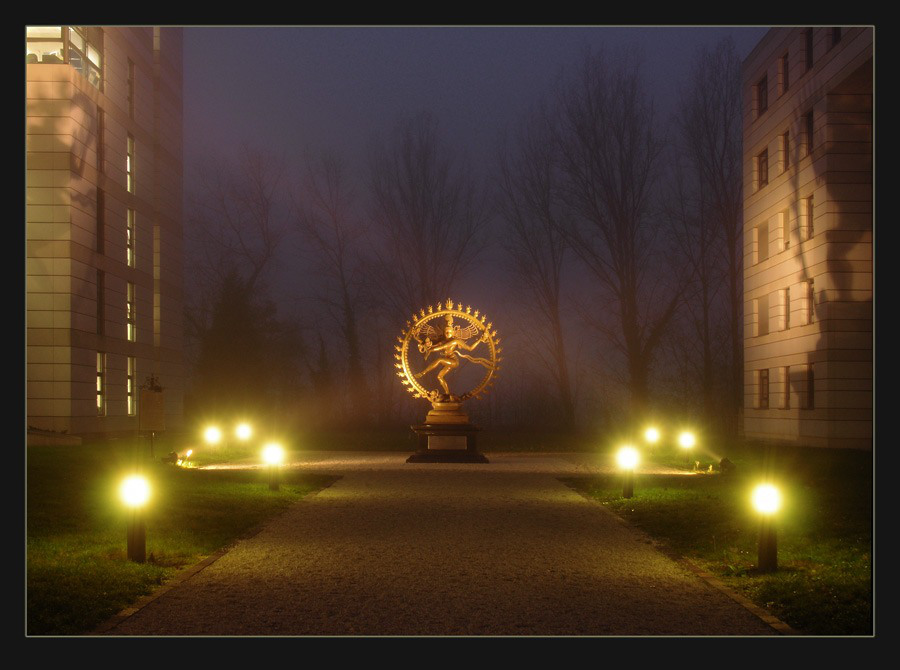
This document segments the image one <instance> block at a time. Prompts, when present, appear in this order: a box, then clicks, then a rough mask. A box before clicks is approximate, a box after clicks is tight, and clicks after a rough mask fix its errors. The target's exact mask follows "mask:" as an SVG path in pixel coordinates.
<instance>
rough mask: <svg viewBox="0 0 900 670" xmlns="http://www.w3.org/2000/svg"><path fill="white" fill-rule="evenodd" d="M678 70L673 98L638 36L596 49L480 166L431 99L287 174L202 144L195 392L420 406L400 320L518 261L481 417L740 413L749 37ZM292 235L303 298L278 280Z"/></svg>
mask: <svg viewBox="0 0 900 670" xmlns="http://www.w3.org/2000/svg"><path fill="white" fill-rule="evenodd" d="M683 90H684V95H683V97H682V99H681V100H680V101H679V106H678V111H677V113H676V114H675V117H674V118H673V119H660V118H658V116H657V114H656V112H655V107H654V100H653V97H652V91H649V90H648V89H647V88H646V86H645V84H644V82H643V80H642V77H641V69H640V60H639V58H638V57H637V56H636V55H635V54H633V53H630V52H627V51H625V52H619V53H606V52H586V53H585V54H584V55H583V56H582V58H581V60H580V61H579V62H578V63H576V64H575V67H574V68H572V69H571V70H569V71H566V72H564V73H563V75H562V76H561V78H560V80H559V82H558V84H557V85H556V87H555V88H554V89H553V90H550V91H548V92H547V93H546V94H545V95H544V96H543V97H542V98H541V99H540V100H537V101H535V105H534V107H533V108H532V109H531V110H530V111H527V112H525V111H523V114H522V115H521V117H520V118H519V119H515V120H511V122H510V127H509V130H508V132H507V133H506V134H505V135H504V136H503V137H502V138H500V140H499V141H498V147H497V151H496V161H495V162H494V164H493V165H490V166H488V169H486V170H483V171H482V173H479V172H477V171H476V170H475V169H473V167H472V165H471V164H469V163H468V161H467V160H466V158H465V157H464V156H462V155H460V154H458V153H457V152H455V151H454V150H453V149H452V148H451V147H450V146H448V144H447V142H446V140H445V139H444V137H443V136H442V133H441V129H440V125H439V122H438V120H437V119H436V118H435V117H434V116H433V115H432V114H430V113H427V112H423V113H420V114H417V115H415V116H412V117H409V118H404V119H401V120H399V121H398V122H397V124H396V126H395V127H394V128H393V129H392V132H391V133H390V134H389V135H387V136H386V137H384V138H375V139H373V141H372V144H371V146H370V147H369V151H368V163H367V164H366V165H365V166H357V167H358V168H360V169H359V170H358V171H354V170H353V169H351V167H350V166H348V165H347V164H346V163H345V162H344V161H343V160H342V159H341V158H340V157H338V156H335V155H333V154H329V153H327V152H319V153H314V152H309V153H308V154H307V156H306V157H305V159H304V161H303V164H302V166H300V168H299V170H298V174H289V173H288V170H287V169H286V167H285V163H284V161H283V160H280V159H278V158H274V157H272V156H270V155H264V154H262V153H260V152H257V151H254V150H251V149H245V150H244V151H243V152H242V153H241V154H240V156H239V159H238V161H237V162H236V163H234V164H230V163H226V162H222V161H218V162H215V163H211V164H210V165H207V166H205V167H204V168H203V169H201V171H200V173H201V175H202V179H201V180H200V181H199V182H198V183H199V186H198V188H197V189H196V190H195V192H193V193H192V197H191V206H190V208H189V219H188V222H187V225H186V230H187V240H186V246H187V249H188V254H187V257H188V259H189V264H188V275H189V280H188V285H187V296H186V305H187V310H186V312H187V313H186V324H187V340H188V344H189V347H188V362H189V364H190V370H191V375H190V385H189V390H190V393H189V399H190V403H189V406H188V411H189V412H190V413H192V414H194V415H196V416H201V415H204V414H214V413H216V412H224V411H238V410H241V409H246V410H248V411H249V410H250V409H251V408H255V410H256V411H261V409H262V408H265V409H266V410H267V411H268V412H269V413H270V414H277V415H278V416H279V417H280V418H281V420H283V421H286V422H304V423H307V424H309V423H313V424H316V425H347V424H359V425H370V424H381V425H389V424H394V423H403V422H405V423H409V421H410V420H413V421H416V420H419V419H420V418H421V417H419V416H418V415H419V414H421V413H422V412H424V409H422V408H421V407H420V408H418V410H417V409H416V407H415V406H413V405H411V402H410V399H409V398H408V396H407V395H406V394H405V393H403V389H402V388H401V386H400V384H399V383H398V380H397V378H396V370H395V369H394V367H393V358H392V351H393V350H392V346H393V344H394V343H395V342H396V336H397V335H398V334H399V331H400V328H401V327H402V325H403V324H404V323H405V321H406V320H407V319H408V318H409V315H410V314H411V313H412V312H413V311H415V310H418V309H419V308H420V307H423V306H427V305H429V304H434V302H435V301H437V300H443V299H446V298H454V299H456V298H457V295H458V294H457V289H456V287H457V286H458V285H459V283H460V282H461V281H462V280H463V279H464V278H466V277H471V276H473V275H474V276H482V275H483V276H484V277H485V278H488V277H489V278H490V281H495V280H496V278H497V276H498V272H497V270H496V268H500V270H502V281H503V282H505V283H504V286H505V287H506V295H509V296H510V300H509V301H506V300H504V301H503V306H502V316H503V323H504V327H503V330H504V334H505V335H506V338H505V341H507V345H506V347H505V349H506V350H507V351H506V354H505V357H504V358H505V359H506V360H505V364H504V365H505V367H506V368H507V370H508V373H507V374H508V376H509V377H510V378H511V379H510V381H509V383H508V384H507V385H505V386H504V385H502V384H501V385H498V386H497V388H496V390H495V391H494V392H493V393H492V394H490V395H488V396H487V397H486V398H485V399H484V400H483V401H480V404H479V405H478V406H477V407H473V408H472V409H473V411H474V412H475V414H476V416H477V417H480V418H481V419H482V420H486V421H490V422H492V423H497V424H506V425H520V426H528V425H541V426H545V427H548V428H553V429H556V430H567V431H577V430H593V429H596V428H602V427H604V426H607V427H609V426H610V425H611V424H613V423H616V422H617V421H634V420H639V419H641V418H642V417H645V416H648V415H650V414H654V413H666V414H671V413H680V414H690V415H692V416H693V417H694V418H696V419H698V420H703V421H705V422H706V426H707V428H708V429H711V430H713V429H714V430H720V431H725V432H733V431H734V430H735V429H736V426H737V418H738V415H739V410H740V406H741V397H742V379H741V371H742V367H743V361H742V340H741V338H742V333H741V322H742V297H741V292H742V289H741V277H742V268H741V257H742V252H741V208H742V198H741V97H740V61H739V60H738V58H737V55H736V53H735V50H734V46H733V45H732V43H731V42H730V41H725V42H722V43H720V44H718V45H717V46H715V47H714V48H711V49H710V48H704V49H702V50H700V51H698V53H697V54H696V57H695V60H694V64H693V70H692V72H691V75H690V80H689V81H688V82H686V83H685V86H684V87H683ZM285 250H288V253H285ZM279 254H281V261H280V262H281V263H282V265H287V270H288V271H289V272H290V275H291V279H292V283H293V284H292V285H293V286H294V287H295V290H294V291H292V298H294V299H295V300H294V301H293V302H290V303H289V302H286V301H285V300H284V299H283V298H282V299H281V301H280V302H278V303H277V304H276V300H275V298H274V297H273V296H274V294H275V292H274V290H273V289H274V283H273V279H272V277H273V273H274V270H273V267H274V265H276V264H277V263H278V262H279V261H277V260H276V259H277V258H279ZM285 256H286V257H287V258H288V261H287V263H285V261H284V257H285ZM488 266H490V268H488ZM284 270H285V268H284V267H282V268H281V271H282V273H283V272H284ZM473 299H475V298H473ZM500 316H501V315H500V314H497V315H495V318H496V320H497V321H498V322H499V321H500Z"/></svg>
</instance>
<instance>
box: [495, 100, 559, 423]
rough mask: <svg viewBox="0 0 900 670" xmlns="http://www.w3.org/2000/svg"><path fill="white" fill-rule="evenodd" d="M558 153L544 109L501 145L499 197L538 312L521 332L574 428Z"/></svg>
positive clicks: (507, 244) (510, 244) (507, 245)
mask: <svg viewBox="0 0 900 670" xmlns="http://www.w3.org/2000/svg"><path fill="white" fill-rule="evenodd" d="M510 152H511V153H510ZM555 154H556V147H555V145H554V143H553V133H552V128H551V127H550V125H549V120H548V119H547V117H546V115H545V114H544V113H543V110H541V111H540V112H538V113H536V114H534V115H533V116H532V117H531V118H530V119H528V121H527V122H526V124H525V125H524V126H523V128H522V129H521V131H520V132H519V134H518V136H517V138H516V142H515V146H514V147H513V148H512V149H511V150H507V148H506V147H505V146H504V147H501V149H500V155H499V175H498V177H499V189H498V200H499V209H500V213H501V215H502V217H503V219H504V220H505V222H506V231H505V234H504V235H503V240H504V243H503V246H504V249H505V251H506V253H507V256H508V258H509V259H510V261H511V264H512V270H513V274H514V276H515V278H516V281H517V283H521V285H522V287H523V288H525V289H526V290H527V292H528V295H529V296H530V297H531V298H532V301H533V302H532V303H531V304H532V305H533V306H534V307H536V308H537V309H536V312H535V313H536V314H537V315H538V317H539V318H537V319H534V320H533V321H532V322H530V323H528V324H527V326H526V328H525V329H524V331H523V333H524V334H525V335H526V337H528V339H529V340H530V345H529V349H530V351H531V352H532V353H533V354H534V355H535V357H536V358H537V359H538V360H540V361H542V362H543V364H544V366H545V367H546V369H547V371H548V372H549V373H550V375H551V378H552V379H553V383H554V385H555V387H556V394H557V397H558V399H559V402H560V405H561V409H562V415H563V421H564V425H565V426H566V427H567V428H569V429H574V427H575V393H574V390H573V388H572V381H571V378H570V375H569V362H568V358H567V354H566V340H565V335H564V332H563V324H562V314H561V309H560V302H561V298H562V284H563V262H564V259H565V256H566V245H565V241H564V239H563V237H562V235H561V234H560V232H559V230H560V228H561V227H563V226H565V225H567V221H566V213H565V211H564V209H563V208H562V207H561V204H560V203H559V201H558V196H559V191H558V184H557V182H558V180H559V174H558V166H557V158H556V155H555Z"/></svg>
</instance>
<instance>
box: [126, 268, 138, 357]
mask: <svg viewBox="0 0 900 670" xmlns="http://www.w3.org/2000/svg"><path fill="white" fill-rule="evenodd" d="M125 324H126V331H127V336H128V341H129V342H135V341H136V333H135V321H134V284H133V283H131V282H128V286H127V294H126V296H125Z"/></svg>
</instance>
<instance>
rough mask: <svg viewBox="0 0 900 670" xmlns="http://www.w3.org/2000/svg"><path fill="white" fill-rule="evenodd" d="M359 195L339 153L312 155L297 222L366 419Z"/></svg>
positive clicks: (354, 401) (354, 403)
mask: <svg viewBox="0 0 900 670" xmlns="http://www.w3.org/2000/svg"><path fill="white" fill-rule="evenodd" d="M353 206H354V196H353V192H352V189H351V188H350V186H349V185H348V183H347V176H346V170H345V168H344V165H343V163H342V162H341V160H340V159H338V158H336V157H334V156H329V155H324V154H323V155H321V156H319V157H318V159H311V158H308V159H307V161H306V168H305V170H304V173H303V178H302V184H301V194H300V202H299V203H297V204H296V205H295V207H296V212H297V215H296V225H297V228H298V229H299V231H300V233H301V237H302V239H303V241H304V243H305V244H304V248H305V249H306V250H307V251H309V252H311V256H312V258H313V269H314V270H315V272H316V275H317V277H316V282H315V283H316V286H317V287H318V293H317V297H318V300H319V302H320V303H321V304H322V306H323V307H324V309H325V312H326V314H327V315H328V317H329V319H330V321H331V323H333V324H334V326H335V327H336V328H337V330H338V332H339V333H340V335H341V339H342V340H343V343H344V346H345V347H346V353H347V382H348V385H347V386H348V388H349V394H348V395H349V400H350V409H351V413H352V415H353V416H354V417H355V418H356V419H358V420H362V419H364V418H365V417H366V415H367V414H368V412H369V409H370V407H371V398H370V396H369V393H368V384H367V382H366V375H365V370H364V366H363V363H364V361H363V356H362V345H361V342H360V323H359V320H360V317H361V316H364V307H365V296H366V289H367V278H366V276H365V273H364V267H363V260H362V257H361V254H360V246H361V244H362V242H363V241H364V234H365V231H364V230H363V227H362V225H361V223H360V222H359V220H358V219H357V218H356V216H355V215H354V212H353Z"/></svg>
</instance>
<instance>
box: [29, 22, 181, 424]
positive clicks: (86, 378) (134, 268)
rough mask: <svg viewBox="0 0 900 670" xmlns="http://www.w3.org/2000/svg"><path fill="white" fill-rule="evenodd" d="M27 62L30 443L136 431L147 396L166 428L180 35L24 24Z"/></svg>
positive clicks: (177, 216)
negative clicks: (159, 407)
mask: <svg viewBox="0 0 900 670" xmlns="http://www.w3.org/2000/svg"><path fill="white" fill-rule="evenodd" d="M25 62H26V67H25V70H26V268H25V270H26V326H27V328H26V375H27V395H26V398H27V405H26V413H27V422H28V427H29V434H30V436H29V441H31V434H32V433H34V434H39V432H40V431H44V432H49V431H53V432H55V433H67V434H69V435H112V434H125V433H133V432H134V431H136V430H138V428H139V425H140V424H139V416H140V413H141V408H140V407H139V399H140V389H141V388H142V387H148V386H156V387H159V386H161V387H162V389H163V393H162V396H161V397H162V399H163V404H164V421H165V424H166V428H172V427H177V426H178V425H179V423H180V421H181V416H182V397H183V385H184V373H183V363H182V318H183V317H182V277H183V269H182V268H183V256H182V31H181V30H180V29H177V28H154V27H138V28H129V27H117V28H98V27H82V26H41V27H28V28H26V48H25ZM154 397H156V398H160V396H159V395H157V396H154ZM32 429H36V430H32Z"/></svg>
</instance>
